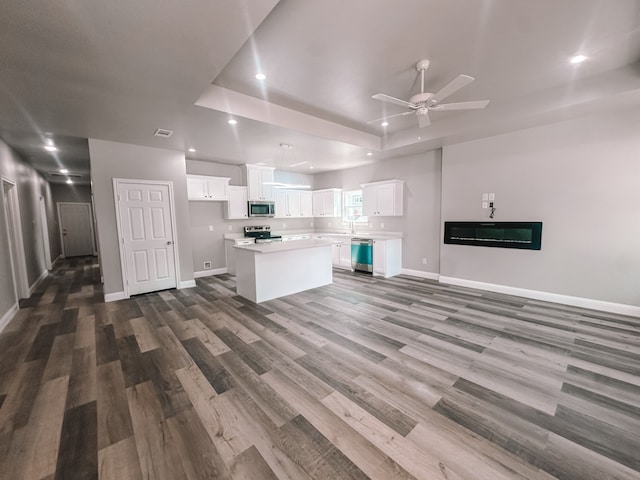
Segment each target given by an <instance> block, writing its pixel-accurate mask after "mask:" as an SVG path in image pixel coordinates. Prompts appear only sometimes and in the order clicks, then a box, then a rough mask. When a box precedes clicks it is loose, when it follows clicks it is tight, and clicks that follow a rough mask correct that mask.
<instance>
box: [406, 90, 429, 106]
mask: <svg viewBox="0 0 640 480" xmlns="http://www.w3.org/2000/svg"><path fill="white" fill-rule="evenodd" d="M431 97H433V93H429V92H425V93H416V94H415V95H414V96H412V97H411V98H410V99H409V102H411V103H413V104H414V105H418V107H421V106H422V105H426V104H427V102H428V101H429V100H430V99H431Z"/></svg>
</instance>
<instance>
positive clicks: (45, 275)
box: [29, 268, 49, 296]
mask: <svg viewBox="0 0 640 480" xmlns="http://www.w3.org/2000/svg"><path fill="white" fill-rule="evenodd" d="M47 275H49V270H47V269H46V268H45V269H44V271H43V272H42V273H41V274H40V276H39V277H38V279H37V280H36V281H35V282H33V284H32V285H31V286H30V287H29V296H31V295H33V292H35V291H36V288H38V285H40V284H41V283H42V281H43V280H44V279H45V278H47Z"/></svg>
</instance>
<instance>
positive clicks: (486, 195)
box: [482, 193, 489, 208]
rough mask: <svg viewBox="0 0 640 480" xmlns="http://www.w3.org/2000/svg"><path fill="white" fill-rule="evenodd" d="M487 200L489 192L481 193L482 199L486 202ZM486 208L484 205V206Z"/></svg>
mask: <svg viewBox="0 0 640 480" xmlns="http://www.w3.org/2000/svg"><path fill="white" fill-rule="evenodd" d="M487 200H489V194H488V193H483V194H482V201H483V202H486V201H487ZM485 208H486V207H485Z"/></svg>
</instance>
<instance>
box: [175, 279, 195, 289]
mask: <svg viewBox="0 0 640 480" xmlns="http://www.w3.org/2000/svg"><path fill="white" fill-rule="evenodd" d="M195 286H196V281H195V280H185V281H184V282H180V286H179V287H178V288H192V287H195Z"/></svg>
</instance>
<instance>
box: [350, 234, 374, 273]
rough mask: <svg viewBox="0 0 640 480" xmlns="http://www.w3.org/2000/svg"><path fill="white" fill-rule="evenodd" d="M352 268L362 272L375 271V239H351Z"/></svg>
mask: <svg viewBox="0 0 640 480" xmlns="http://www.w3.org/2000/svg"><path fill="white" fill-rule="evenodd" d="M351 268H353V269H354V270H358V271H361V272H369V273H371V272H373V240H371V239H370V238H352V239H351Z"/></svg>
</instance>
